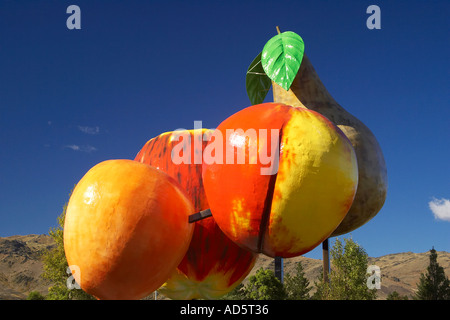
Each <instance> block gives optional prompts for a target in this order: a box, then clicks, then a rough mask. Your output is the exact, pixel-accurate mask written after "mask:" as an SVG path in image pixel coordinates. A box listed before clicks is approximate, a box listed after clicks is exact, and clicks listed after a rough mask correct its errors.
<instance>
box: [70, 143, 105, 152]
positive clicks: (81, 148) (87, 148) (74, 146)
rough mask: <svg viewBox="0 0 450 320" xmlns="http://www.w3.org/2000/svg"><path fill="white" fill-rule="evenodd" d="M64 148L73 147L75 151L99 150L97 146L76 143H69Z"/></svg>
mask: <svg viewBox="0 0 450 320" xmlns="http://www.w3.org/2000/svg"><path fill="white" fill-rule="evenodd" d="M64 148H68V149H72V150H73V151H81V152H88V153H89V152H93V151H97V148H96V147H93V146H90V145H84V146H78V145H76V144H69V145H66V146H64Z"/></svg>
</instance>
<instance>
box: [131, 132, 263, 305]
mask: <svg viewBox="0 0 450 320" xmlns="http://www.w3.org/2000/svg"><path fill="white" fill-rule="evenodd" d="M211 133H212V130H208V129H197V130H184V131H173V132H166V133H163V134H160V135H159V136H157V137H155V138H152V139H150V140H149V141H148V142H147V143H146V144H145V145H144V146H143V147H142V149H141V150H140V151H139V153H138V154H137V155H136V158H135V160H136V161H139V162H142V163H146V164H149V165H151V166H153V167H155V168H158V169H159V170H162V171H164V172H165V173H167V174H168V175H170V176H171V177H173V178H174V179H176V180H177V181H178V183H179V185H180V186H181V187H182V188H183V189H184V190H185V191H186V193H187V194H188V196H189V198H190V199H191V201H192V203H193V204H194V208H195V211H196V212H198V211H201V210H205V209H208V208H209V204H208V200H207V199H206V195H205V190H204V188H203V180H202V164H201V162H202V154H203V148H204V147H205V146H206V145H207V143H208V140H209V137H210V136H211ZM256 257H257V256H256V254H254V253H252V252H250V251H247V250H245V249H243V248H240V247H239V246H238V245H236V244H235V243H234V242H233V241H231V240H230V239H229V238H228V237H227V236H226V235H225V234H224V233H223V232H222V231H221V230H220V228H219V226H218V225H217V223H216V222H215V220H214V218H212V217H209V218H207V219H203V220H199V221H196V222H195V227H194V234H193V236H192V240H191V244H190V246H189V249H188V251H187V252H186V255H185V256H184V258H183V260H182V261H181V263H180V264H179V265H178V268H177V270H176V272H174V273H173V274H172V275H171V277H170V278H169V279H168V280H167V281H166V283H165V284H164V285H163V286H162V287H161V288H160V289H159V291H160V292H161V293H162V294H164V295H165V296H167V297H169V298H171V299H217V298H219V297H220V296H222V295H224V294H226V293H228V292H230V291H231V290H232V289H233V288H235V287H236V286H237V285H238V284H239V283H241V282H242V280H244V278H245V277H246V276H247V275H248V273H249V272H250V271H251V269H252V268H253V265H254V263H255V261H256Z"/></svg>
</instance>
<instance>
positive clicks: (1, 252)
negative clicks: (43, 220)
mask: <svg viewBox="0 0 450 320" xmlns="http://www.w3.org/2000/svg"><path fill="white" fill-rule="evenodd" d="M53 245H54V243H53V239H52V238H51V237H49V236H47V235H27V236H12V237H7V238H0V300H2V299H25V298H26V297H27V295H28V293H29V292H30V291H39V292H40V293H42V294H47V288H48V285H49V283H47V282H46V281H44V280H43V279H42V278H41V277H40V275H41V273H42V262H41V257H40V256H41V254H42V252H43V251H44V250H45V249H48V248H51V247H52V246H53Z"/></svg>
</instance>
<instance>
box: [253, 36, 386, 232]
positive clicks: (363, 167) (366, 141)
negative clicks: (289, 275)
mask: <svg viewBox="0 0 450 320" xmlns="http://www.w3.org/2000/svg"><path fill="white" fill-rule="evenodd" d="M292 39H294V40H292ZM303 51H304V44H303V40H302V39H301V38H300V37H299V36H298V35H296V34H295V33H293V32H289V31H288V32H283V33H281V34H278V35H277V36H275V37H273V38H272V39H271V40H269V42H268V43H267V44H266V45H265V47H264V49H263V52H262V54H261V55H259V56H258V57H257V58H256V59H255V61H253V63H252V64H251V66H250V67H251V68H249V71H250V72H251V71H252V70H251V69H253V71H257V72H253V74H250V75H252V77H250V79H252V78H256V79H255V80H257V81H258V82H257V81H253V83H255V84H257V83H262V84H263V85H264V88H260V90H259V91H255V90H253V92H257V93H259V94H260V97H259V100H258V101H260V100H261V97H264V96H265V93H266V92H267V91H268V88H269V87H270V85H271V84H272V85H273V99H274V101H275V102H280V103H285V104H288V105H291V106H293V107H297V108H304V109H310V110H314V111H317V112H319V113H320V114H322V115H324V116H325V117H327V118H328V119H329V120H330V121H332V122H333V123H334V124H336V125H337V126H338V127H339V128H340V129H341V130H342V131H343V132H344V134H345V135H346V136H347V137H348V139H349V140H350V142H351V144H352V146H353V148H354V149H355V153H356V158H357V160H358V177H359V181H358V189H357V191H356V195H355V199H354V201H353V204H352V206H351V208H350V210H349V212H348V213H347V215H346V217H345V218H344V220H343V221H342V223H341V224H340V225H339V227H338V228H337V229H336V230H335V231H334V232H333V233H332V235H331V236H338V235H341V234H345V233H348V232H350V231H352V230H355V229H357V228H359V227H360V226H362V225H363V224H365V223H366V222H368V221H369V220H370V219H372V218H373V217H374V216H375V215H376V214H377V213H378V212H379V211H380V209H381V208H382V206H383V204H384V201H385V199H386V192H387V174H386V164H385V161H384V157H383V153H382V151H381V148H380V146H379V144H378V142H377V140H376V138H375V136H374V135H373V133H372V132H371V131H370V130H369V128H367V127H366V126H365V125H364V123H362V122H361V121H360V120H358V119H357V118H356V117H355V116H353V115H352V114H350V113H349V112H347V111H346V110H345V109H344V108H343V107H341V106H340V105H339V104H338V103H337V102H336V100H334V99H333V97H332V96H331V94H330V93H329V92H328V91H327V89H326V88H325V86H324V85H323V83H322V81H321V80H320V78H319V76H318V75H317V73H316V71H315V70H314V68H313V66H312V64H311V63H310V61H309V59H308V58H307V57H306V55H304V54H303ZM271 54H272V56H271V57H272V58H273V54H275V55H277V59H273V60H276V61H275V63H272V62H273V60H270V59H268V57H267V56H269V57H270V55H271ZM265 55H266V56H265ZM285 57H295V58H296V60H297V61H293V60H295V59H292V58H288V59H285ZM264 58H266V59H264ZM281 62H283V65H282V68H284V69H282V71H286V72H284V73H283V72H280V73H276V72H274V71H276V70H278V69H276V68H275V65H276V63H281ZM259 63H260V64H259ZM271 63H272V64H271ZM291 66H292V67H291ZM271 72H272V73H271ZM264 73H266V74H267V75H268V76H266V75H264ZM282 74H283V75H284V78H283V75H282ZM261 75H262V76H261ZM276 77H278V78H276ZM248 78H249V77H248ZM269 78H270V79H269ZM271 80H272V81H271ZM247 82H249V81H248V79H247ZM250 83H251V81H250ZM247 88H249V85H248V84H247ZM261 94H263V95H262V96H261ZM249 95H250V94H249ZM250 97H251V98H252V96H250Z"/></svg>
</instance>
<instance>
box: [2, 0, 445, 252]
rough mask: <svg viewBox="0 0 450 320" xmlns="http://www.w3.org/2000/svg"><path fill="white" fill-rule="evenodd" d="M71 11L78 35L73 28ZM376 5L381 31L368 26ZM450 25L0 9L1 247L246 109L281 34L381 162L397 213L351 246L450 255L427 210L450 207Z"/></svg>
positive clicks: (390, 210)
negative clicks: (78, 195) (83, 190)
mask: <svg viewBox="0 0 450 320" xmlns="http://www.w3.org/2000/svg"><path fill="white" fill-rule="evenodd" d="M71 4H76V5H78V6H79V7H80V9H81V30H69V29H68V28H67V27H66V20H67V18H68V17H69V14H67V13H66V9H67V7H68V6H69V5H71ZM371 4H376V5H378V6H379V7H380V9H381V29H380V30H369V29H368V28H367V27H366V20H367V18H368V17H369V14H367V13H366V9H367V7H368V6H369V5H371ZM449 15H450V3H449V1H446V0H442V1H425V0H422V1H400V0H390V1H378V0H375V1H320V0H319V1H300V0H297V1H145V2H144V1H97V0H92V1H78V0H77V1H70V2H68V1H61V0H58V1H56V0H55V1H49V0H43V1H25V0H23V1H5V0H0V150H1V152H0V164H1V166H0V236H11V235H16V234H30V233H35V234H40V233H47V232H48V230H49V228H50V227H54V226H56V218H57V217H58V216H59V214H60V213H61V212H62V207H63V206H64V204H65V203H66V202H67V201H68V198H69V193H70V190H71V189H72V187H73V186H74V185H75V184H76V183H77V182H78V181H79V179H81V177H82V176H83V175H84V174H85V173H86V172H87V171H88V170H89V169H90V168H91V167H92V166H94V165H95V164H97V163H99V162H101V161H104V160H107V159H118V158H125V159H133V158H134V156H135V155H136V154H137V152H138V151H139V150H140V148H141V147H142V146H143V144H144V143H145V142H146V141H147V140H149V139H150V138H152V137H154V136H156V135H158V134H160V133H162V132H166V131H172V130H174V129H177V128H192V127H193V125H194V121H195V120H201V121H202V122H203V126H204V127H208V128H214V127H216V126H217V125H218V124H219V123H220V122H221V121H223V120H224V119H225V118H226V117H228V116H230V115H231V114H233V113H235V112H237V111H238V110H240V109H242V108H244V107H247V106H249V105H250V102H249V100H248V97H247V94H246V91H245V73H246V70H247V67H248V65H249V64H250V63H251V62H252V60H253V58H254V57H255V56H256V55H257V54H258V53H259V52H260V51H261V50H262V48H263V46H264V44H265V43H266V42H267V41H268V40H269V39H270V38H271V37H272V36H274V35H276V29H275V27H276V26H277V25H278V26H280V28H281V30H282V31H294V32H296V33H298V34H299V35H300V36H302V38H303V40H304V42H305V52H306V54H307V55H308V57H309V58H310V60H311V62H312V64H313V65H314V67H315V68H316V71H317V72H318V74H319V76H320V78H321V79H322V81H323V82H324V84H325V86H326V87H327V88H328V90H329V91H330V93H331V94H332V95H333V96H334V98H335V99H336V100H337V101H338V102H339V103H340V104H341V105H342V106H343V107H344V108H345V109H347V110H348V111H349V112H351V113H352V114H354V115H355V116H356V117H358V118H359V119H360V120H362V121H363V122H364V123H365V124H366V125H367V126H368V127H369V128H370V129H371V130H372V131H373V132H374V134H375V135H376V137H377V139H378V141H379V143H380V145H381V147H382V149H383V153H384V156H385V160H386V163H387V168H388V179H389V189H388V196H387V200H386V203H385V205H384V207H383V209H382V210H381V211H380V212H379V213H378V215H377V216H376V217H375V218H373V219H372V220H371V221H370V222H368V223H367V224H365V225H364V226H362V227H361V228H359V229H358V230H356V231H354V232H352V233H351V234H348V235H346V236H341V237H340V238H341V239H342V238H343V237H350V236H351V237H352V238H353V239H354V240H355V241H356V242H358V243H359V244H360V245H361V246H363V247H364V249H365V250H366V251H367V253H368V254H369V255H370V256H381V255H384V254H389V253H396V252H404V251H413V252H425V251H428V250H429V249H431V247H432V246H434V247H435V248H436V249H437V250H438V251H440V250H444V251H450V221H448V220H444V219H437V218H435V216H434V214H433V212H432V210H431V209H430V207H429V203H430V201H432V200H433V199H450V179H449V178H450V166H449V158H450V151H449V149H450V148H449V138H450V120H449V119H450V111H449V109H450V108H449V107H448V101H450V90H449V87H450V86H449V76H450V63H449V57H450V44H449V38H450V37H449V36H450V20H449ZM271 99H272V96H271V93H269V95H268V97H267V99H266V101H271ZM437 204H438V207H437V210H435V211H438V212H441V213H442V214H443V215H445V214H447V215H448V210H449V208H448V206H449V203H446V202H445V201H444V200H442V201H441V203H437ZM445 204H447V207H445ZM306 256H309V257H314V258H320V257H321V251H320V248H317V249H315V250H313V251H312V252H310V253H308V254H306Z"/></svg>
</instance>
